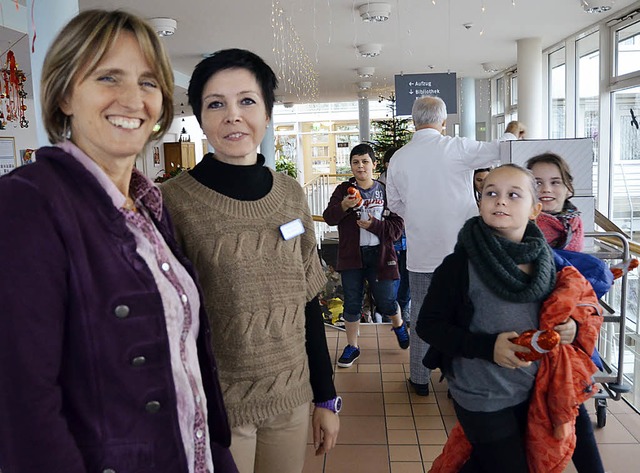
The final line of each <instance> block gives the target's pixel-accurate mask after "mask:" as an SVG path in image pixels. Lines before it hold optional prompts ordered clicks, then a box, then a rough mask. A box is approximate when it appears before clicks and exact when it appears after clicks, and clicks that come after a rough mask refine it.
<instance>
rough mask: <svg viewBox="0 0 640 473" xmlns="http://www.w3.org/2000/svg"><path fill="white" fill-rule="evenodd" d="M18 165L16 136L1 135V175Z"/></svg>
mask: <svg viewBox="0 0 640 473" xmlns="http://www.w3.org/2000/svg"><path fill="white" fill-rule="evenodd" d="M17 165H18V163H17V161H16V140H15V138H13V137H12V136H11V137H4V138H3V137H0V176H2V175H4V174H9V173H10V172H11V171H13V170H14V169H15V168H16V166H17Z"/></svg>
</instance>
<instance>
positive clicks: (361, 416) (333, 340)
mask: <svg viewBox="0 0 640 473" xmlns="http://www.w3.org/2000/svg"><path fill="white" fill-rule="evenodd" d="M327 341H328V344H329V350H330V352H331V358H332V360H334V363H335V360H336V358H337V357H338V356H340V353H341V352H342V349H343V348H344V346H345V345H346V336H345V334H344V332H341V331H337V330H335V329H332V328H327ZM359 342H360V348H361V353H362V354H361V356H360V359H359V360H358V361H356V362H355V363H354V365H353V366H352V367H351V368H337V367H336V368H335V371H336V374H335V383H336V389H337V390H338V393H339V394H340V395H341V396H342V397H343V399H344V406H343V410H342V413H341V414H340V424H341V426H340V436H339V438H338V445H337V446H336V447H335V449H334V450H333V451H332V452H331V453H330V454H329V455H325V456H320V457H316V456H314V454H313V447H312V445H311V443H312V438H311V436H309V444H310V445H309V446H308V455H307V461H306V464H305V468H304V472H303V473H425V472H428V471H429V467H430V466H431V462H432V461H433V459H434V458H435V457H436V456H438V455H439V454H440V451H441V450H442V445H444V443H445V441H446V439H447V432H448V431H449V430H450V429H451V427H452V426H453V425H454V423H455V414H454V412H453V406H452V404H451V401H450V400H448V399H447V395H446V384H445V383H442V384H439V383H438V375H439V373H435V374H434V375H433V379H432V383H433V388H435V392H434V390H433V389H432V393H431V395H429V396H428V397H420V396H416V395H415V393H413V392H412V391H411V390H410V389H409V388H408V386H407V383H406V379H407V378H408V377H409V374H408V373H409V351H408V350H406V351H404V350H401V349H400V348H398V345H397V342H396V339H395V336H394V335H393V333H392V332H391V331H390V325H388V324H381V325H376V324H362V325H361V328H360V339H359ZM608 406H609V407H608V409H609V411H608V413H607V425H606V427H604V428H603V429H598V430H597V431H596V438H597V440H598V444H599V447H600V452H601V454H602V457H603V459H604V462H605V467H606V469H607V471H608V472H611V473H635V472H637V471H640V415H638V414H636V413H635V412H634V411H633V410H632V409H631V408H630V407H628V406H627V405H626V404H625V403H624V402H623V401H618V402H612V401H609V403H608ZM587 407H588V409H589V411H590V412H592V411H593V410H594V407H593V401H589V402H588V404H587ZM592 414H593V412H592ZM593 417H594V422H595V416H593ZM496 471H497V470H496ZM565 471H566V472H567V473H574V472H575V471H576V470H575V469H574V468H573V465H570V466H569V467H568V468H567V469H566V470H565Z"/></svg>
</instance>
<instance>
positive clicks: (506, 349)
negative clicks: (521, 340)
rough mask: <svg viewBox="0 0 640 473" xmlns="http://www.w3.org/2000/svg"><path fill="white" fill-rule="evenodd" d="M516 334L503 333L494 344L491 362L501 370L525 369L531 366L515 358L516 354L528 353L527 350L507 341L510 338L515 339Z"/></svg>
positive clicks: (528, 362)
mask: <svg viewBox="0 0 640 473" xmlns="http://www.w3.org/2000/svg"><path fill="white" fill-rule="evenodd" d="M517 336H518V334H517V333H516V332H503V333H501V334H499V335H498V338H497V339H496V344H495V345H494V346H493V361H494V362H495V363H496V364H497V365H499V366H502V367H503V368H509V369H512V370H513V369H516V368H526V367H527V366H529V365H530V364H531V362H530V361H522V360H520V359H519V358H518V357H516V355H515V354H516V352H521V353H530V350H529V349H528V348H525V347H523V346H520V345H516V344H515V343H511V342H510V341H509V339H510V338H516V337H517Z"/></svg>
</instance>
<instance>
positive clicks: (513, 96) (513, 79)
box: [511, 76, 518, 107]
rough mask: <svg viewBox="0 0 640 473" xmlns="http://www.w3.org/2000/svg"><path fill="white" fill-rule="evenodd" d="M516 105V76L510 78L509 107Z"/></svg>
mask: <svg viewBox="0 0 640 473" xmlns="http://www.w3.org/2000/svg"><path fill="white" fill-rule="evenodd" d="M516 105H518V76H512V77H511V106H512V107H515V106H516Z"/></svg>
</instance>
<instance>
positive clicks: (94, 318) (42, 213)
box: [0, 10, 237, 473]
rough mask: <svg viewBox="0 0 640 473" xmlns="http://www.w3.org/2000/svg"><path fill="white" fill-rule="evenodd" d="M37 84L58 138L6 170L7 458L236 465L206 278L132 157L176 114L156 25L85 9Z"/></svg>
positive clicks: (1, 395) (1, 368) (46, 467)
mask: <svg viewBox="0 0 640 473" xmlns="http://www.w3.org/2000/svg"><path fill="white" fill-rule="evenodd" d="M41 98H42V109H43V115H44V127H45V129H46V131H47V133H48V135H49V140H50V141H51V142H52V143H54V146H50V147H43V148H40V149H38V150H37V152H36V156H37V157H36V162H35V163H33V164H29V165H28V166H23V167H20V168H18V169H16V170H15V171H13V172H12V173H10V174H8V175H6V176H3V177H2V178H0V222H2V230H1V231H0V247H1V248H4V249H5V251H4V252H3V257H2V258H0V274H1V275H2V284H0V300H2V310H1V311H0V470H1V471H2V472H3V473H41V472H45V471H46V472H48V473H89V472H103V473H107V472H111V473H116V472H117V473H126V472H134V471H135V472H137V473H204V472H207V471H214V469H215V472H216V473H236V472H237V469H236V466H235V464H234V462H233V459H232V458H231V454H230V452H229V448H228V447H229V443H230V430H229V426H228V422H227V416H226V413H225V410H224V406H223V402H222V394H221V392H220V385H219V382H218V375H217V367H216V364H215V361H214V359H213V355H212V351H211V347H210V341H209V340H210V330H209V325H208V320H207V316H206V314H205V312H204V309H203V304H202V295H201V291H200V286H199V285H198V282H197V280H196V279H195V272H194V270H193V268H192V266H191V264H190V263H189V262H188V261H187V260H186V258H184V256H182V254H181V253H180V251H179V250H178V247H177V244H176V242H175V240H174V238H173V235H172V231H171V223H170V221H169V218H168V214H167V212H166V210H165V208H164V206H163V202H162V196H161V194H160V191H159V190H158V188H157V187H155V186H154V185H153V183H152V182H151V181H149V180H148V179H147V178H146V177H145V176H144V175H143V174H141V173H140V172H138V171H137V170H136V169H135V168H134V163H135V160H136V156H137V155H138V154H139V153H141V152H142V150H143V149H144V147H145V146H146V144H147V143H148V142H149V141H150V140H152V139H154V140H155V139H158V138H159V137H161V136H162V134H163V133H164V132H165V131H166V130H167V129H168V128H169V126H170V125H171V122H172V120H173V106H172V100H173V73H172V70H171V65H170V64H169V61H168V58H167V55H166V54H165V52H164V49H163V47H162V44H161V42H160V41H159V39H158V36H157V35H156V33H155V31H154V30H153V29H152V28H151V27H150V26H149V25H148V24H147V23H146V22H145V21H144V20H142V19H140V18H138V17H137V16H134V15H131V14H128V13H126V12H122V11H113V12H107V11H102V10H88V11H84V12H82V13H80V14H79V15H78V16H77V17H75V18H74V19H72V20H71V21H70V22H69V23H68V24H67V25H66V26H65V27H64V28H63V29H62V31H61V32H60V33H59V35H58V37H57V38H56V39H55V40H54V42H53V43H52V45H51V48H50V49H49V51H48V53H47V56H46V58H45V62H44V66H43V70H42V82H41ZM156 124H157V125H158V126H159V127H158V129H157V130H156V129H155V126H156Z"/></svg>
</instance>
